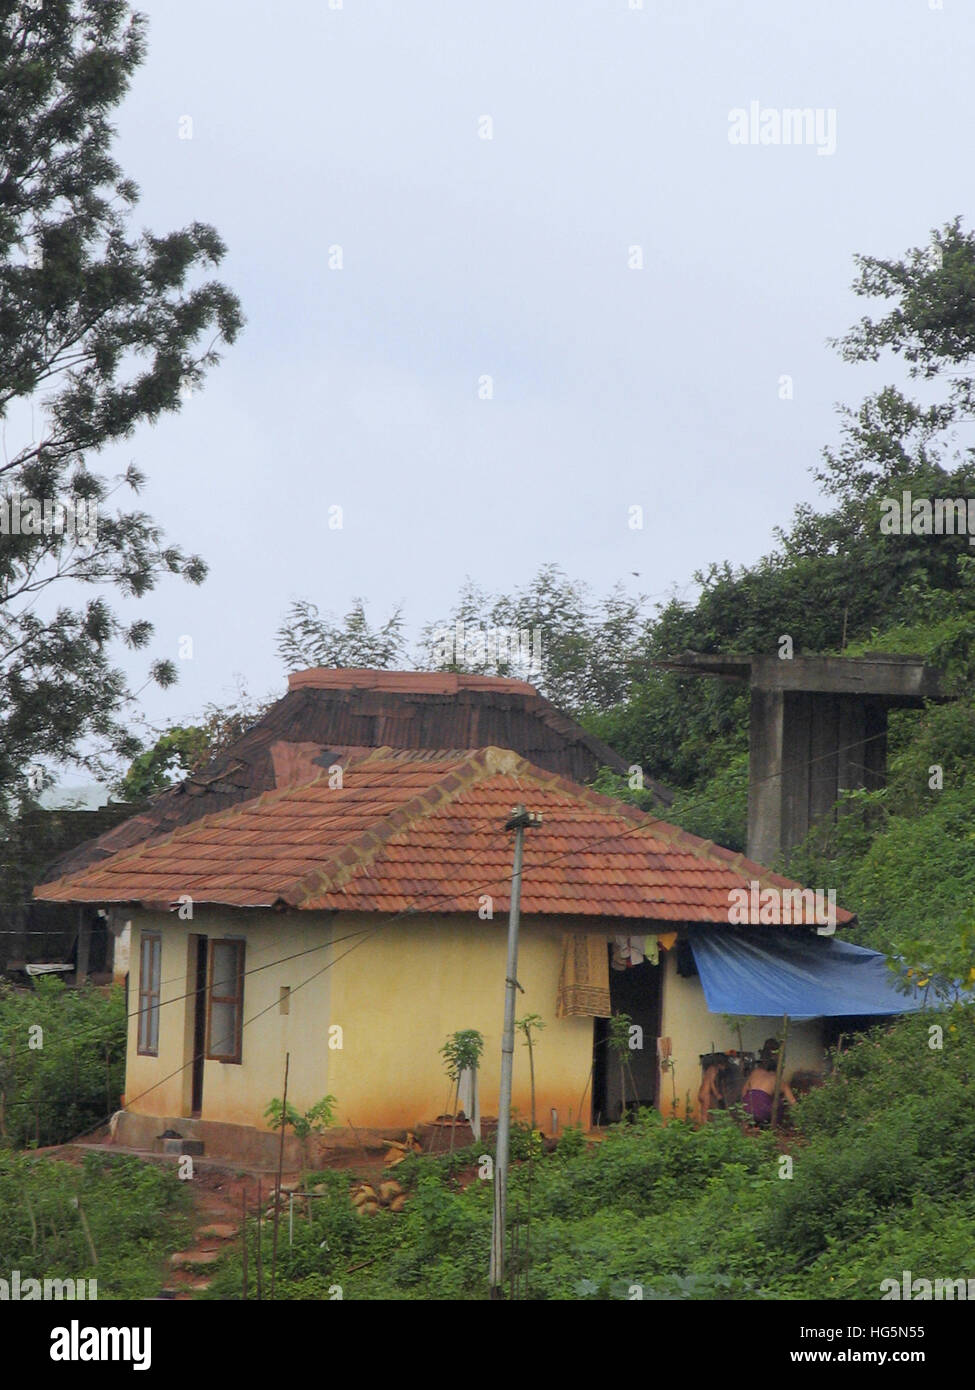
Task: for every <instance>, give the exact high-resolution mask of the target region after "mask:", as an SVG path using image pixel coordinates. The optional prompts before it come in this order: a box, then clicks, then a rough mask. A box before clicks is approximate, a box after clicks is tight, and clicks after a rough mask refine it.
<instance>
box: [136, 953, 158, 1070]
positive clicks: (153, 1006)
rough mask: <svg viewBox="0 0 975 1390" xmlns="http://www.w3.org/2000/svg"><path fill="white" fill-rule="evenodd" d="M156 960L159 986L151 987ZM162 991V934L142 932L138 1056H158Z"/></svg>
mask: <svg viewBox="0 0 975 1390" xmlns="http://www.w3.org/2000/svg"><path fill="white" fill-rule="evenodd" d="M146 947H148V948H149V950H148V956H149V969H148V971H147V970H146V954H147V952H146ZM156 961H158V966H159V986H158V988H156V989H153V985H152V981H153V976H154V974H155V972H154V971H153V964H154V963H155V962H156ZM161 993H162V934H161V933H160V932H142V933H141V935H140V937H139V1014H138V1020H139V1024H138V1034H137V1040H136V1051H137V1052H138V1054H139V1056H140V1057H158V1056H159V1031H160V1003H161V1000H160V995H161ZM154 1015H155V1022H156V1028H155V1034H156V1044H155V1046H153V1045H152V1034H153V1028H152V1020H153V1016H154Z"/></svg>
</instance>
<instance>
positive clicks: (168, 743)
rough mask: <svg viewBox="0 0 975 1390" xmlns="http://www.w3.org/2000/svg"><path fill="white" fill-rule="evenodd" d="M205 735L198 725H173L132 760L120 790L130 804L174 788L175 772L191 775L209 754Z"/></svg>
mask: <svg viewBox="0 0 975 1390" xmlns="http://www.w3.org/2000/svg"><path fill="white" fill-rule="evenodd" d="M207 751H208V750H207V742H206V736H205V734H204V732H203V730H202V729H200V728H198V727H197V726H196V725H192V724H191V725H190V726H189V727H188V728H184V727H182V726H179V725H177V726H174V727H173V728H171V729H170V730H169V731H168V733H165V734H161V735H160V736H159V738H158V739H157V740H156V742H155V743H154V744H153V746H152V747H151V748H149V749H147V750H146V752H145V753H140V754H139V756H138V757H137V758H134V759H133V760H132V763H131V765H130V767H129V770H128V772H127V773H126V774H125V777H124V778H123V779H122V783H121V786H120V788H119V791H120V793H121V794H122V796H124V797H125V798H126V800H128V801H139V800H141V799H142V798H143V797H149V796H155V794H156V793H157V792H161V791H165V789H166V788H167V787H169V786H171V785H172V782H173V774H174V772H177V771H178V772H182V773H186V772H189V771H190V769H191V768H192V767H193V766H194V764H195V763H197V762H198V760H199V758H200V756H201V754H203V753H205V752H207Z"/></svg>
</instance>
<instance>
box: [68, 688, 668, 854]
mask: <svg viewBox="0 0 975 1390" xmlns="http://www.w3.org/2000/svg"><path fill="white" fill-rule="evenodd" d="M288 687H289V688H288V693H287V695H285V696H284V697H283V699H281V700H278V702H277V703H276V704H275V705H273V706H272V707H271V709H269V710H268V712H267V714H266V715H265V716H264V717H263V718H262V719H261V720H259V721H258V723H256V724H255V725H254V726H253V727H252V728H251V729H249V730H248V732H247V733H246V734H244V735H243V736H242V737H241V738H239V739H238V740H237V741H236V743H234V744H232V745H231V747H230V748H228V749H226V750H225V751H224V752H223V753H221V754H220V755H219V756H218V757H216V758H214V760H213V761H212V762H211V763H209V764H208V765H207V767H206V768H204V769H203V770H202V771H201V772H199V773H198V774H196V775H195V776H193V777H188V778H186V780H185V781H183V782H180V783H179V784H178V785H177V786H175V787H172V788H170V789H169V790H168V791H165V792H163V793H161V795H159V796H157V797H155V798H154V799H153V801H152V803H151V805H150V806H149V808H148V809H147V810H145V811H143V812H142V813H141V814H139V815H137V816H133V817H132V818H131V819H130V820H127V821H124V822H123V823H122V824H121V825H118V826H116V827H115V828H114V829H113V830H110V831H109V832H108V833H107V834H105V835H101V836H99V838H98V839H95V840H91V841H89V842H88V843H87V844H85V845H82V846H81V847H80V848H79V849H76V850H74V851H73V852H72V853H71V854H69V855H66V856H65V857H64V858H62V859H61V860H59V861H58V863H57V864H56V865H54V866H52V869H51V871H50V873H49V876H48V881H50V879H51V878H52V877H55V876H57V877H61V876H63V875H64V874H67V873H72V872H74V871H75V870H77V869H81V868H84V867H85V866H86V865H88V864H93V863H97V862H98V861H99V860H101V859H104V858H106V857H107V856H108V855H110V854H114V853H116V852H117V851H118V850H121V849H127V848H129V847H130V846H133V845H137V844H140V843H141V842H142V841H144V840H147V839H149V838H151V837H155V836H158V835H166V834H169V833H170V832H171V831H173V830H175V829H176V828H177V827H178V826H181V825H188V824H190V823H191V822H193V821H195V820H199V819H200V817H201V816H206V815H212V814H218V813H219V812H221V811H225V810H227V809H228V808H229V807H231V806H235V805H239V804H240V803H241V802H244V801H250V800H253V798H254V797H256V796H260V795H261V794H262V793H264V792H267V791H271V790H273V789H275V788H277V787H282V786H287V785H295V784H297V783H300V782H309V781H311V780H312V779H313V778H314V777H315V776H317V775H319V773H320V772H322V771H323V770H325V769H327V768H328V767H329V766H331V765H333V764H335V763H339V764H343V763H346V762H348V760H349V759H350V758H352V757H357V756H361V755H362V753H363V752H364V751H366V750H370V749H375V748H382V747H389V748H395V749H411V750H415V751H419V750H427V751H428V752H429V753H430V754H431V755H436V756H439V755H441V754H442V753H443V751H444V750H451V749H453V750H461V751H464V752H466V751H469V750H472V749H477V748H483V747H486V746H487V745H489V744H491V745H495V746H497V747H500V748H510V749H512V750H513V751H514V752H516V753H518V754H520V755H521V756H522V757H524V758H526V759H528V761H529V762H532V763H534V764H535V765H536V766H538V767H541V768H545V769H547V770H548V771H550V772H558V773H561V774H562V775H563V776H565V777H569V778H571V779H572V780H573V781H576V782H587V781H590V780H591V779H592V778H593V777H594V776H595V775H596V773H597V771H598V770H599V768H600V767H604V766H605V767H611V768H614V769H615V770H616V771H618V772H625V771H626V769H627V766H628V764H627V763H626V761H625V759H623V758H621V757H620V756H619V754H618V753H615V752H614V751H613V750H612V749H611V748H609V747H607V745H606V744H604V743H601V742H600V741H599V739H596V738H593V737H592V736H591V735H590V734H587V733H586V732H585V730H584V729H582V728H580V726H579V725H578V724H576V723H575V722H574V720H572V719H570V718H568V716H567V715H564V714H562V713H560V712H559V710H557V709H556V708H555V706H554V705H553V704H551V703H550V702H549V701H548V700H546V699H544V698H543V696H541V695H539V693H538V692H537V690H535V688H534V687H533V686H531V685H528V684H527V683H526V682H525V681H520V680H509V679H506V678H504V677H501V676H467V675H457V674H454V673H453V672H439V671H365V670H326V669H314V670H310V671H299V672H296V673H295V674H294V675H292V676H289V678H288ZM647 786H648V787H649V789H650V790H651V791H653V792H654V794H655V797H656V800H657V801H658V802H659V804H660V805H661V806H665V805H669V804H670V801H671V800H672V799H673V798H672V795H671V793H670V792H668V791H667V789H666V788H665V787H662V786H660V785H659V784H657V783H651V782H649V781H648V782H647Z"/></svg>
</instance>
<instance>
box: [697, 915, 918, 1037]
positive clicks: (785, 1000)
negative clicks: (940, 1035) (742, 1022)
mask: <svg viewBox="0 0 975 1390" xmlns="http://www.w3.org/2000/svg"><path fill="white" fill-rule="evenodd" d="M690 941H691V947H692V949H693V951H694V960H695V963H696V965H697V969H698V974H699V975H700V977H701V984H702V985H703V987H704V997H705V999H706V1000H707V1005H708V1009H709V1010H710V1012H711V1013H713V1014H752V1015H754V1016H756V1017H776V1018H781V1017H782V1015H783V1014H788V1015H789V1017H790V1018H838V1017H842V1016H843V1015H845V1014H906V1013H914V1012H915V1010H917V1009H920V1008H923V1007H924V1001H923V997H922V995H921V993H920V992H919V991H918V990H917V989H913V990H912V992H911V993H910V994H901V993H900V992H899V991H898V990H896V989H895V988H894V985H893V983H892V979H893V977H892V974H891V971H890V970H889V969H888V966H887V957H886V956H885V955H883V954H882V953H881V952H880V951H868V950H866V949H864V947H862V946H850V945H848V943H847V942H845V941H837V940H836V938H835V937H832V936H831V937H824V936H813V935H805V934H803V935H799V934H796V935H792V934H791V933H785V932H783V931H782V929H781V928H773V929H771V930H768V929H763V928H761V927H748V928H745V929H744V930H742V931H735V930H734V929H733V928H729V929H728V930H721V931H711V932H693V933H692V934H691V937H690ZM932 1002H933V1001H932Z"/></svg>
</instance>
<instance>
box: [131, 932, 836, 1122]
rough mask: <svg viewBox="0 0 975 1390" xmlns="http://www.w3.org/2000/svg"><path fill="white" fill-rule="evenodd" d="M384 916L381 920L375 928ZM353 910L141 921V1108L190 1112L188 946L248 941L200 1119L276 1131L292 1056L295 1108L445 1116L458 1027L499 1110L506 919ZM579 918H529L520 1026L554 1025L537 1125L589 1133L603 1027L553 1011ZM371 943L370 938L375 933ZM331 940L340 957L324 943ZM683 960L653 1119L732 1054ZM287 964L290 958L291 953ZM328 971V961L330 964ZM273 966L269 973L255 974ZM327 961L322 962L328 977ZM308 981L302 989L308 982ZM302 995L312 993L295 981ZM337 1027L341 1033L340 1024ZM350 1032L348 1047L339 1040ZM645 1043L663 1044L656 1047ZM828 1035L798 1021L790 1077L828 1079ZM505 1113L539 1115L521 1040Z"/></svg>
mask: <svg viewBox="0 0 975 1390" xmlns="http://www.w3.org/2000/svg"><path fill="white" fill-rule="evenodd" d="M378 920H381V919H378ZM376 922H377V919H375V918H363V917H362V916H361V915H359V914H353V913H349V914H339V915H337V916H335V917H331V918H330V917H329V915H328V914H326V913H297V912H290V913H270V912H267V911H264V910H260V911H254V912H246V911H239V912H235V911H232V910H229V909H219V910H204V909H201V908H200V907H197V909H196V913H195V919H194V920H193V921H192V922H181V921H179V920H178V919H177V918H176V917H175V916H174V915H172V914H152V913H141V912H140V913H137V914H136V915H135V918H134V920H133V928H132V975H131V980H130V988H129V1000H130V1011H131V1012H132V1014H133V1017H131V1018H130V1020H129V1041H128V1062H127V1070H126V1094H125V1104H126V1107H127V1108H128V1109H129V1110H130V1111H132V1112H133V1113H135V1114H141V1115H149V1116H165V1117H177V1116H189V1114H190V1081H191V1068H190V1066H188V1065H187V1063H188V1062H189V1061H190V1058H191V1057H192V1052H193V1048H192V1038H193V1005H194V1001H193V995H192V991H193V988H194V965H193V949H192V944H191V937H192V936H194V935H195V934H197V933H201V934H204V935H206V936H207V937H209V938H211V939H212V938H214V937H238V938H242V939H243V940H245V941H246V943H247V950H246V962H245V969H246V971H247V976H246V981H245V988H244V1021H245V1028H244V1034H243V1040H244V1041H243V1063H242V1064H241V1065H237V1064H234V1063H224V1062H215V1061H208V1062H206V1063H205V1070H204V1080H203V1111H202V1117H203V1119H204V1120H207V1121H219V1122H223V1123H227V1124H240V1125H252V1126H256V1127H258V1128H259V1129H264V1128H266V1125H265V1122H264V1120H263V1112H264V1109H265V1107H266V1106H267V1104H268V1102H269V1101H270V1100H271V1099H272V1098H273V1097H275V1096H280V1095H281V1090H282V1079H283V1074H284V1062H285V1054H286V1053H290V1056H291V1062H290V1071H289V1080H288V1099H289V1101H291V1102H292V1103H293V1104H294V1105H295V1106H296V1107H297V1108H298V1110H300V1111H305V1110H307V1109H309V1108H310V1107H311V1106H312V1105H313V1104H314V1103H315V1102H316V1101H317V1100H319V1099H321V1097H322V1096H324V1095H326V1094H329V1093H331V1094H333V1095H334V1096H335V1097H336V1098H337V1107H336V1118H337V1121H338V1123H339V1124H342V1125H353V1126H355V1127H357V1128H360V1129H362V1128H372V1129H386V1128H389V1129H400V1128H410V1127H413V1126H415V1125H417V1124H419V1123H422V1122H425V1121H429V1120H431V1119H433V1118H434V1117H435V1116H437V1115H439V1114H442V1113H444V1112H449V1110H450V1106H451V1102H452V1093H451V1090H450V1086H449V1083H448V1081H447V1078H446V1075H445V1073H444V1069H443V1058H442V1057H441V1055H440V1048H441V1047H442V1046H443V1044H444V1042H445V1040H446V1038H447V1036H448V1035H449V1034H450V1033H453V1032H455V1031H457V1030H458V1029H462V1028H476V1029H477V1030H478V1031H479V1032H481V1033H482V1034H483V1036H484V1043H485V1045H484V1054H483V1057H482V1063H481V1070H480V1075H479V1090H480V1102H481V1113H482V1115H484V1116H495V1115H497V1110H498V1089H499V1080H500V1059H501V1026H502V1010H503V994H504V975H505V964H506V935H507V923H506V922H505V921H502V920H496V921H493V922H482V921H479V920H478V919H476V918H473V919H466V918H461V917H459V916H458V917H454V918H450V919H444V918H440V919H436V918H431V917H426V918H424V917H416V918H410V919H409V920H406V921H404V920H400V921H396V922H394V923H392V924H391V925H389V926H386V925H382V926H379V928H378V930H377V929H376ZM570 925H571V924H570V923H568V922H566V923H562V922H560V921H559V920H557V919H555V920H552V921H551V922H546V923H544V924H542V923H539V922H537V921H532V920H531V919H523V923H522V934H521V942H520V953H519V962H518V980H519V983H520V985H521V986H522V989H523V991H524V992H523V993H522V992H519V994H518V996H517V1004H516V1011H517V1016H518V1017H522V1016H524V1015H525V1014H528V1013H537V1014H539V1015H540V1016H541V1018H542V1019H543V1020H544V1023H545V1028H544V1030H543V1031H542V1032H541V1033H540V1034H539V1036H538V1040H537V1046H536V1049H535V1083H536V1115H537V1120H538V1123H539V1127H540V1128H541V1129H543V1130H544V1131H545V1132H546V1133H548V1132H551V1111H552V1109H553V1108H554V1109H555V1110H557V1112H558V1125H559V1128H563V1127H564V1126H565V1125H566V1124H567V1123H570V1122H577V1121H578V1120H579V1118H580V1113H579V1111H580V1102H581V1101H582V1100H583V1096H585V1101H584V1105H583V1113H582V1116H581V1118H582V1121H583V1123H584V1124H586V1125H588V1124H589V1123H590V1106H591V1101H592V1082H591V1077H590V1067H591V1065H592V1056H593V1020H592V1019H590V1018H567V1019H557V1018H556V1017H555V1004H556V997H557V991H558V980H559V971H560V967H561V957H562V936H563V931H564V930H565V929H566V928H567V927H568V926H570ZM152 930H158V931H160V933H161V935H162V941H163V954H162V992H161V999H162V1014H161V1021H160V1032H159V1055H158V1057H145V1056H140V1055H139V1054H138V1052H137V1040H138V1032H137V1026H138V1021H137V1018H136V1017H135V1011H136V1009H137V1007H138V985H139V981H138V974H139V961H140V940H141V934H142V932H143V931H152ZM370 933H371V934H370ZM330 941H332V942H334V946H333V948H332V949H329V948H328V946H326V944H325V943H327V942H330ZM676 955H677V953H676V951H675V950H671V951H667V952H661V968H662V970H663V972H664V976H663V982H662V994H663V999H662V1018H661V1028H660V1032H661V1036H663V1037H669V1038H670V1040H671V1046H672V1055H673V1058H674V1062H675V1076H674V1082H673V1083H672V1081H671V1077H670V1074H669V1072H665V1073H663V1074H662V1076H661V1086H660V1096H661V1109H662V1110H663V1112H664V1113H665V1114H667V1113H671V1112H672V1110H673V1102H672V1096H673V1091H674V1088H675V1087H676V1095H677V1112H678V1113H680V1114H683V1113H685V1102H686V1101H687V1100H688V1099H689V1101H690V1111H691V1113H694V1112H695V1110H696V1106H697V1093H698V1088H699V1086H700V1080H701V1069H700V1060H699V1058H700V1054H701V1053H703V1052H707V1051H710V1049H711V1045H712V1043H713V1044H714V1045H715V1047H717V1048H719V1049H723V1048H735V1047H737V1046H738V1035H737V1031H736V1030H735V1029H734V1028H733V1027H731V1026H729V1025H728V1024H726V1023H725V1021H724V1019H723V1017H722V1016H721V1015H719V1014H711V1013H709V1012H708V1010H707V1006H706V1003H705V999H704V992H703V990H702V988H701V982H700V980H699V979H697V978H696V977H695V978H689V979H684V978H682V977H680V976H679V975H678V974H677V960H676ZM287 957H294V958H293V959H286V958H287ZM332 962H334V963H332ZM263 966H267V967H268V968H266V969H261V968H259V967H263ZM323 967H327V968H324V969H323ZM305 981H307V983H305V984H303V982H305ZM283 985H289V986H290V987H291V991H292V992H291V995H290V999H289V1013H288V1014H286V1015H282V1014H281V1013H280V1011H279V1006H278V1001H279V993H280V989H281V986H283ZM299 986H302V987H301V988H299ZM334 1025H337V1026H338V1027H339V1028H340V1029H341V1038H340V1039H339V1035H338V1034H336V1033H334V1032H333V1034H332V1037H331V1041H332V1045H331V1046H330V1026H334ZM777 1031H778V1028H777V1025H776V1023H775V1022H774V1021H773V1020H770V1019H758V1020H753V1021H751V1022H746V1023H743V1024H742V1042H743V1045H744V1047H745V1048H746V1049H756V1050H757V1049H758V1048H759V1047H760V1046H761V1044H762V1042H763V1041H764V1039H765V1038H766V1037H768V1036H769V1035H770V1034H772V1033H773V1032H777ZM339 1040H341V1047H337V1046H335V1045H334V1044H336V1043H337V1042H339ZM646 1045H647V1046H650V1047H653V1046H654V1040H653V1039H647V1040H646ZM822 1061H823V1052H822V1037H821V1026H820V1024H819V1023H818V1022H806V1023H795V1024H793V1025H792V1027H791V1028H790V1031H789V1041H788V1050H787V1057H786V1075H787V1076H789V1075H791V1074H792V1072H793V1071H794V1070H795V1069H796V1068H798V1067H810V1068H813V1069H817V1070H821V1069H822ZM513 1104H514V1108H515V1111H516V1114H517V1115H518V1116H519V1117H520V1118H523V1119H525V1120H527V1119H528V1118H529V1116H530V1110H531V1093H530V1083H529V1070H528V1054H527V1050H526V1048H525V1046H524V1044H523V1042H522V1040H521V1037H520V1035H519V1036H518V1037H517V1038H516V1047H515V1066H514V1089H513Z"/></svg>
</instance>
